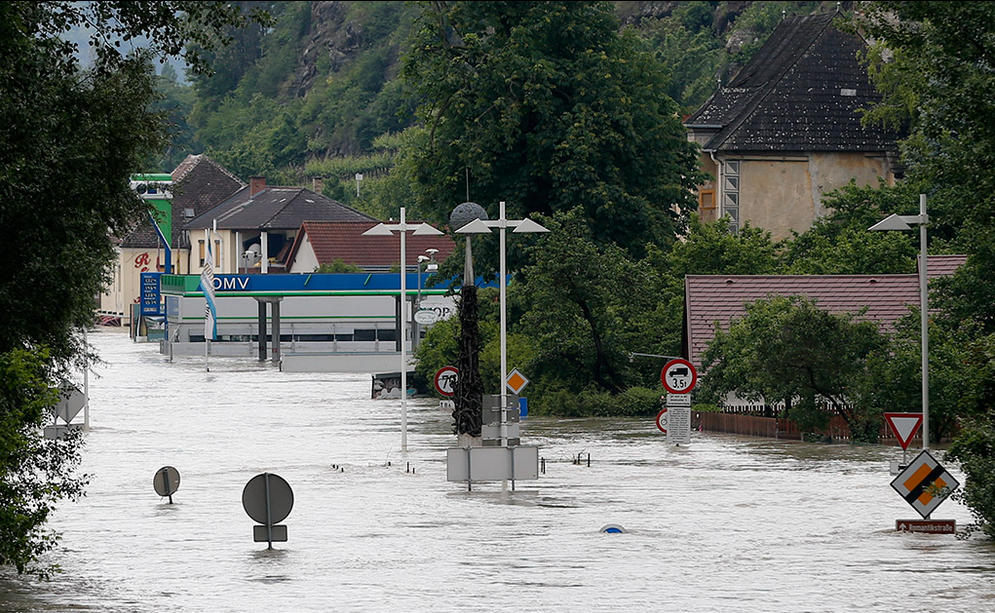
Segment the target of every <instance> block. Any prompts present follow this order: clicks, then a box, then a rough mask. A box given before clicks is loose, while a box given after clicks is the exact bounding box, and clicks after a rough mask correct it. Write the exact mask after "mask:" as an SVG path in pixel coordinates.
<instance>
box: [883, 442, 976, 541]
mask: <svg viewBox="0 0 995 613" xmlns="http://www.w3.org/2000/svg"><path fill="white" fill-rule="evenodd" d="M891 487H892V488H894V490H895V491H896V492H898V494H899V495H900V496H901V497H902V498H904V499H905V501H906V502H908V503H909V504H910V505H911V506H912V508H913V509H915V510H916V511H917V512H918V513H919V515H921V516H922V518H923V520H925V522H919V521H918V520H915V521H906V520H899V521H898V522H897V523H896V529H899V530H909V531H913V532H940V533H945V532H947V530H946V529H945V528H942V527H937V526H939V524H944V525H947V524H949V523H950V521H951V520H936V521H934V520H930V518H929V515H930V513H932V512H933V510H934V509H936V507H938V506H940V503H942V502H943V501H944V500H946V499H947V497H948V496H949V495H950V494H951V493H953V491H954V490H956V489H957V488H958V487H960V483H959V482H958V481H957V479H955V478H954V477H953V475H951V474H950V473H949V472H947V470H946V469H945V468H944V467H943V466H942V465H941V464H940V463H939V462H937V461H936V458H934V457H933V456H932V455H931V454H930V453H929V451H928V450H925V449H924V450H923V451H922V452H921V453H920V454H919V455H918V456H916V458H915V459H914V460H912V462H911V463H910V464H909V465H908V467H906V469H905V470H903V471H902V472H901V473H900V474H899V475H898V476H897V477H895V480H894V481H892V482H891ZM927 524H928V525H927ZM924 526H925V527H924Z"/></svg>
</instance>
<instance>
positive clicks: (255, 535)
mask: <svg viewBox="0 0 995 613" xmlns="http://www.w3.org/2000/svg"><path fill="white" fill-rule="evenodd" d="M270 527H271V528H272V530H273V539H272V542H273V543H286V542H287V526H285V525H284V524H276V525H273V526H270ZM252 540H253V542H256V543H269V542H271V541H270V538H269V530H267V529H266V526H261V525H256V526H252Z"/></svg>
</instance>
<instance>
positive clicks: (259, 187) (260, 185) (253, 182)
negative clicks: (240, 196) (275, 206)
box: [249, 177, 266, 198]
mask: <svg viewBox="0 0 995 613" xmlns="http://www.w3.org/2000/svg"><path fill="white" fill-rule="evenodd" d="M264 189H266V177H249V198H255V196H256V194H258V193H259V192H261V191H263V190H264Z"/></svg>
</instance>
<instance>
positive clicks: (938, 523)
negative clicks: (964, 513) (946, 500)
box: [895, 519, 957, 534]
mask: <svg viewBox="0 0 995 613" xmlns="http://www.w3.org/2000/svg"><path fill="white" fill-rule="evenodd" d="M895 530H897V531H898V532H924V533H926V534H957V520H955V519H896V520H895Z"/></svg>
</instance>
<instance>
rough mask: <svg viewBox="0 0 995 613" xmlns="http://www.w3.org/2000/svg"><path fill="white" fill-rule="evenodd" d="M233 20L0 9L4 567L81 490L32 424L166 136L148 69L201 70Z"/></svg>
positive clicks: (0, 523) (72, 447)
mask: <svg viewBox="0 0 995 613" xmlns="http://www.w3.org/2000/svg"><path fill="white" fill-rule="evenodd" d="M243 20H244V19H243V17H241V16H240V15H239V14H238V13H237V12H236V11H234V10H233V9H232V8H231V7H229V6H228V5H226V4H224V3H220V2H159V3H155V4H154V6H151V5H149V4H147V3H134V2H90V3H83V2H68V1H67V2H44V3H41V2H5V3H2V4H0V56H2V57H3V58H4V61H3V62H2V63H0V133H2V136H3V140H4V147H3V149H2V151H0V203H2V206H0V227H3V228H5V229H7V230H8V231H7V232H6V234H5V241H6V247H7V248H8V249H10V250H11V252H12V253H17V254H18V258H19V263H18V265H17V266H6V267H4V268H3V270H2V271H0V311H2V312H3V313H4V317H3V320H2V322H0V367H2V369H3V371H4V372H3V377H2V381H3V385H2V386H0V425H2V428H0V429H2V437H3V438H2V443H0V508H2V509H3V510H4V512H3V513H2V514H0V534H2V535H3V538H2V539H0V540H2V542H3V544H2V545H0V564H4V565H6V564H11V565H14V566H15V567H16V568H17V569H18V570H19V571H23V570H25V569H27V568H30V567H32V566H33V565H34V564H35V563H36V562H37V560H38V556H39V555H41V554H42V553H43V552H45V551H46V550H47V549H48V548H50V547H51V544H52V542H53V540H52V537H51V535H48V534H47V533H46V532H45V529H44V522H45V519H46V517H47V516H48V513H49V512H50V510H51V509H52V507H53V505H54V504H55V502H56V501H57V500H59V499H60V498H64V497H68V498H73V497H74V496H76V495H77V494H78V493H79V491H80V490H79V488H80V486H81V485H82V482H81V481H79V480H78V479H79V478H78V477H76V476H74V475H73V474H72V472H71V470H69V469H72V467H73V466H74V464H75V462H76V461H77V459H78V455H77V446H76V443H74V442H72V441H70V442H67V443H65V444H58V443H56V444H48V443H45V442H44V441H42V440H40V439H41V436H42V435H41V432H40V430H39V429H38V425H40V423H41V421H42V419H43V417H44V411H43V409H44V408H45V406H50V405H51V403H52V401H53V397H52V395H51V394H50V393H48V392H47V391H46V390H47V389H48V388H51V387H53V386H54V384H55V382H56V381H57V379H58V377H60V376H61V375H64V374H65V373H66V371H68V370H69V369H70V368H71V367H72V366H73V365H74V363H76V364H77V365H78V364H79V363H80V362H81V361H82V358H83V356H84V355H85V354H86V352H87V348H86V347H85V346H84V342H83V340H82V339H81V336H80V334H79V330H80V329H82V328H85V327H87V326H90V325H92V323H93V318H94V311H93V309H94V304H93V297H94V296H96V295H97V294H99V293H100V292H101V291H102V290H103V288H104V287H105V285H106V283H108V282H109V281H110V278H111V277H110V270H111V263H112V261H114V258H115V253H114V250H113V248H112V247H111V242H110V236H109V234H108V233H110V235H114V236H123V235H125V234H126V233H127V232H128V231H130V230H131V229H132V228H133V227H134V224H135V223H136V222H138V221H140V220H142V219H144V218H146V216H147V215H148V213H149V211H148V208H147V206H146V205H145V204H144V203H143V202H142V201H141V200H140V199H139V198H138V197H137V195H136V194H135V193H134V192H133V191H132V190H131V188H130V186H129V177H130V176H131V175H132V174H134V173H137V172H142V171H144V170H146V169H147V164H148V163H149V160H151V159H154V158H155V157H156V156H158V155H160V154H161V153H162V151H163V150H164V148H165V144H166V138H167V136H168V124H167V122H166V118H165V116H164V115H163V114H162V113H160V112H156V111H154V110H153V103H154V102H156V100H157V93H156V77H155V73H154V71H153V70H152V64H151V58H152V57H153V56H154V55H155V54H158V55H160V56H162V55H178V54H181V53H184V45H187V44H191V45H193V46H194V47H195V48H191V49H188V50H187V52H186V53H185V57H186V59H187V61H188V63H190V64H191V66H192V67H193V69H194V70H201V69H204V67H205V64H204V61H203V56H202V55H201V54H200V52H199V51H197V49H208V48H211V47H213V46H215V45H216V44H218V43H219V42H221V41H222V39H223V36H221V35H220V32H219V30H220V29H222V28H223V27H225V26H227V25H229V24H235V23H239V22H242V21H243ZM84 24H86V25H88V26H90V27H91V28H92V29H93V32H94V33H93V37H92V39H91V41H90V42H91V45H93V49H94V52H95V55H96V60H95V63H94V65H93V67H92V68H90V69H88V70H85V71H84V70H82V69H81V67H80V66H79V64H78V62H77V61H76V59H75V56H74V51H75V46H74V45H73V44H71V43H68V42H65V41H64V40H62V39H61V38H60V35H62V34H64V33H65V32H66V31H68V30H69V29H71V28H72V27H74V26H81V25H84ZM139 36H141V37H145V36H147V37H148V39H149V41H150V43H149V44H150V50H149V51H148V52H141V53H135V54H132V55H128V56H122V55H120V53H119V51H118V47H117V45H116V44H115V42H116V41H123V42H128V41H130V40H132V39H134V38H137V37H139ZM63 469H66V471H67V472H65V471H63ZM52 471H58V472H59V474H58V475H54V474H53V473H52Z"/></svg>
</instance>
